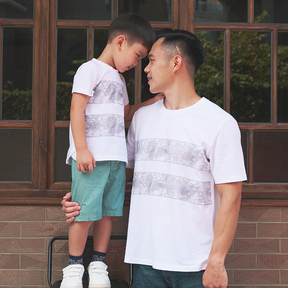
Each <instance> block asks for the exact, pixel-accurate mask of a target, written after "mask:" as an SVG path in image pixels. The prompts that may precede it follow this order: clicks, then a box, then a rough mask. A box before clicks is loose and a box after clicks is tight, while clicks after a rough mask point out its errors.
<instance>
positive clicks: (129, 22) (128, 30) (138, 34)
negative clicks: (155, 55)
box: [108, 13, 155, 51]
mask: <svg viewBox="0 0 288 288" xmlns="http://www.w3.org/2000/svg"><path fill="white" fill-rule="evenodd" d="M119 35H124V36H125V37H126V39H127V42H128V44H129V45H133V44H134V43H140V44H142V45H143V46H144V47H145V48H146V49H147V51H150V49H151V47H152V45H153V44H154V42H155V32H154V30H153V28H152V27H151V25H150V24H149V22H148V21H147V20H145V19H144V18H142V17H141V16H139V15H137V14H134V13H127V14H123V15H120V16H118V17H117V18H116V19H115V20H114V21H113V22H112V23H111V25H110V28H109V33H108V43H111V42H112V41H113V39H114V38H115V37H117V36H119Z"/></svg>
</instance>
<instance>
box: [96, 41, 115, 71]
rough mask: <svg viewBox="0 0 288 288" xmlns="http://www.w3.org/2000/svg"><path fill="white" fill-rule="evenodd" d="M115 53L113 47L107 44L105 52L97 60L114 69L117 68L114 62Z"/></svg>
mask: <svg viewBox="0 0 288 288" xmlns="http://www.w3.org/2000/svg"><path fill="white" fill-rule="evenodd" d="M112 55H113V53H112V47H111V45H110V44H107V45H106V47H105V48H104V50H103V51H102V53H101V55H100V56H99V57H98V58H97V60H99V61H101V62H103V63H105V64H107V65H109V66H111V67H112V68H114V69H116V68H115V64H114V60H113V56H112Z"/></svg>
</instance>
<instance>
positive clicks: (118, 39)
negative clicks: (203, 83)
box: [116, 35, 126, 50]
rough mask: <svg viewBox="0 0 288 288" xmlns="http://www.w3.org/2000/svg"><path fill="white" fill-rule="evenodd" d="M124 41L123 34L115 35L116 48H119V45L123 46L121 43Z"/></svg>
mask: <svg viewBox="0 0 288 288" xmlns="http://www.w3.org/2000/svg"><path fill="white" fill-rule="evenodd" d="M125 42H126V38H125V36H124V35H119V36H117V38H116V45H117V48H118V50H120V49H121V47H122V46H123V44H124V43H125Z"/></svg>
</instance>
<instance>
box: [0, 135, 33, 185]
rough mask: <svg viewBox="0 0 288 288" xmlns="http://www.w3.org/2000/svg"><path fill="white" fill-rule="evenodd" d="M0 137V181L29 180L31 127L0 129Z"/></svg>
mask: <svg viewBox="0 0 288 288" xmlns="http://www.w3.org/2000/svg"><path fill="white" fill-rule="evenodd" d="M0 139H1V141H0V151H1V165H0V181H29V182H31V179H32V129H0ZM3 139H5V141H3Z"/></svg>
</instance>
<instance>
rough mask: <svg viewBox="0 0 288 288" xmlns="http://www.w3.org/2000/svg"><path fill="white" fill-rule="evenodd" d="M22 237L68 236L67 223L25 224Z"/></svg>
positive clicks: (23, 224)
mask: <svg viewBox="0 0 288 288" xmlns="http://www.w3.org/2000/svg"><path fill="white" fill-rule="evenodd" d="M21 231H22V232H21V236H22V237H54V236H65V235H67V224H66V223H65V222H56V223H51V222H34V223H31V222H23V223H22V229H21Z"/></svg>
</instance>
